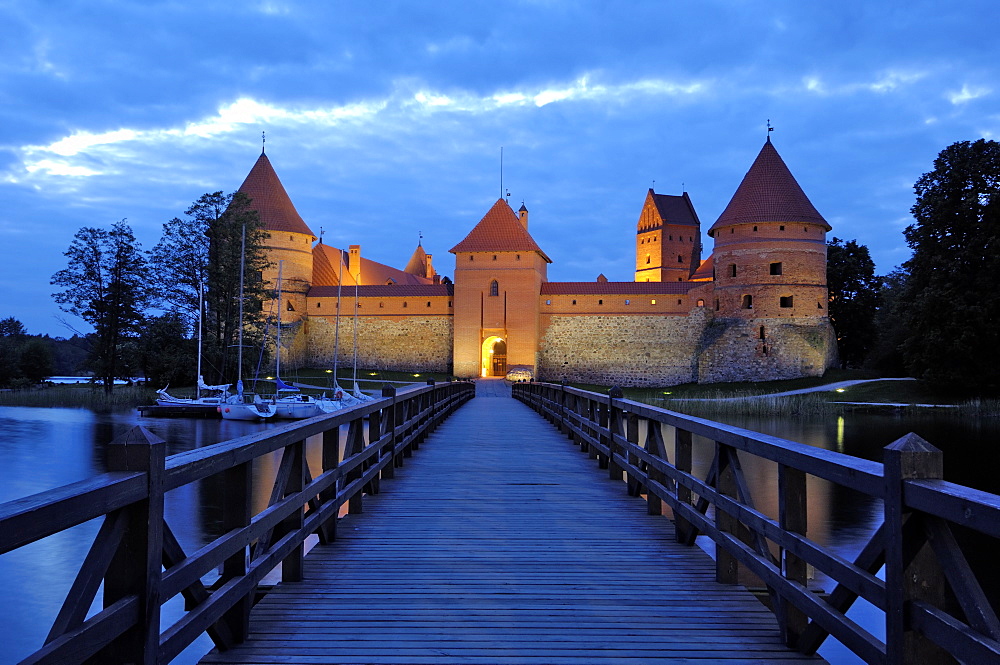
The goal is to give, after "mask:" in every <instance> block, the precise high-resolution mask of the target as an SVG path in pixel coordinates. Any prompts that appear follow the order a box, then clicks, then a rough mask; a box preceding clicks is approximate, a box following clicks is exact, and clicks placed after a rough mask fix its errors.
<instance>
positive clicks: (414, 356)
mask: <svg viewBox="0 0 1000 665" xmlns="http://www.w3.org/2000/svg"><path fill="white" fill-rule="evenodd" d="M335 333H336V326H335V324H334V323H333V322H329V321H326V320H323V319H310V321H309V323H308V342H307V346H306V352H305V356H306V359H307V360H306V362H307V364H309V365H310V366H312V367H332V366H333V349H334V339H335ZM357 339H358V366H359V367H371V368H377V369H391V370H414V371H421V372H447V373H450V372H451V361H452V351H451V349H452V339H453V326H452V319H451V317H450V316H449V317H445V316H438V317H419V316H413V317H399V318H384V319H383V318H377V317H360V318H359V319H358V336H357ZM337 355H338V364H339V365H340V366H342V367H345V366H349V365H352V364H353V362H354V319H353V318H348V317H344V318H343V319H342V320H341V321H340V342H339V350H338V353H337Z"/></svg>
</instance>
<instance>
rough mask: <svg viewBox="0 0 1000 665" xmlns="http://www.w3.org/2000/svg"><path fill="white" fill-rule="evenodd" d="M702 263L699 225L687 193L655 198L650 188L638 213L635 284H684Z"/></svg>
mask: <svg viewBox="0 0 1000 665" xmlns="http://www.w3.org/2000/svg"><path fill="white" fill-rule="evenodd" d="M700 263H701V221H699V219H698V214H697V213H696V212H695V211H694V205H692V204H691V199H690V198H689V197H688V195H687V192H684V193H683V194H681V195H680V196H671V195H668V194H657V193H656V192H654V191H653V190H652V188H650V190H649V192H648V193H647V194H646V201H645V202H644V203H643V206H642V212H640V213H639V222H638V224H637V225H636V238H635V281H637V282H685V281H687V280H688V279H690V278H691V275H692V274H694V272H695V270H697V269H698V266H699V264H700Z"/></svg>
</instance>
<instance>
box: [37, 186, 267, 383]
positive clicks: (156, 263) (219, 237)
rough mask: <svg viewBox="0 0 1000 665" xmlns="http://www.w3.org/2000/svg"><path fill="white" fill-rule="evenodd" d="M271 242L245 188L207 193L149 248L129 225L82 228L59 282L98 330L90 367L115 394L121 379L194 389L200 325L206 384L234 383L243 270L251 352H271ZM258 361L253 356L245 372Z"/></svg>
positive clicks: (63, 300)
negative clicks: (266, 347) (267, 328)
mask: <svg viewBox="0 0 1000 665" xmlns="http://www.w3.org/2000/svg"><path fill="white" fill-rule="evenodd" d="M266 237H267V235H266V233H265V231H264V230H263V229H262V228H261V224H260V221H259V218H258V215H257V212H256V211H255V210H254V209H253V208H252V207H251V201H250V199H249V198H248V197H246V196H245V195H244V194H241V193H238V192H237V193H235V194H229V195H224V194H223V193H222V192H214V193H209V194H205V195H203V196H202V197H200V198H199V199H198V200H197V201H195V202H194V203H193V204H192V205H191V207H189V208H188V209H187V210H186V211H185V213H184V216H183V217H175V218H173V219H171V220H170V221H168V222H166V223H165V224H164V225H163V233H162V236H161V238H160V241H159V242H158V243H157V244H156V246H155V247H154V248H153V249H152V250H151V251H149V252H143V251H142V248H141V247H140V245H139V243H138V241H136V239H135V237H134V235H133V233H132V229H131V228H130V227H129V225H128V224H127V223H126V222H125V220H122V221H121V222H118V223H116V224H114V225H112V226H111V228H110V229H103V228H98V227H84V228H81V229H80V230H79V231H77V233H76V235H75V236H74V237H73V241H72V243H71V244H70V247H69V249H68V250H67V251H66V252H65V256H66V257H67V259H68V262H67V266H66V268H64V269H62V270H60V271H59V272H57V273H56V274H55V275H53V276H52V284H53V285H54V286H56V287H58V288H59V289H60V290H59V291H57V292H56V293H54V294H53V297H54V298H55V300H56V302H57V303H59V306H60V308H61V309H63V310H64V311H66V312H69V313H71V314H74V315H76V316H78V317H80V318H81V319H83V320H84V321H86V322H87V323H89V324H90V325H91V326H92V327H93V329H94V332H93V333H92V334H90V335H87V340H88V342H89V344H88V349H87V355H86V360H85V362H84V367H83V368H84V369H86V370H89V371H91V372H93V374H94V376H95V378H96V379H97V380H98V381H99V382H100V383H101V384H102V385H103V386H104V388H105V390H106V391H109V392H110V390H111V386H112V384H113V383H114V380H115V379H116V378H121V377H134V376H144V377H145V378H146V379H147V380H148V381H150V382H152V383H154V384H156V385H167V384H170V383H174V384H181V385H193V384H194V383H195V382H196V380H197V376H196V365H197V363H196V356H197V349H198V343H197V331H198V330H199V328H200V329H201V331H202V334H201V338H202V348H203V353H202V356H203V357H202V374H203V375H204V377H205V380H206V382H207V383H210V384H212V383H215V384H217V383H233V382H235V381H236V379H237V378H238V377H239V375H240V372H241V368H239V367H237V363H236V357H237V355H238V354H237V350H238V349H237V345H238V338H239V332H240V328H239V311H240V293H241V288H240V285H241V282H240V276H241V274H243V275H245V279H244V282H243V285H244V288H243V289H242V291H243V303H242V304H243V310H244V313H245V315H244V328H243V339H244V346H245V347H246V348H252V349H254V350H255V351H259V350H260V349H261V348H262V341H263V337H264V314H263V302H264V300H265V299H266V297H267V293H266V288H267V284H265V283H264V282H263V280H262V278H261V274H262V272H263V270H264V269H266V268H267V267H268V263H267V257H266V255H265V253H264V250H263V242H264V240H265V239H266ZM241 268H242V270H241ZM258 355H259V353H256V352H255V353H247V354H245V358H244V361H245V365H246V366H245V367H244V368H242V371H243V372H244V373H246V372H247V367H251V366H253V364H254V362H255V361H256V360H257V358H258Z"/></svg>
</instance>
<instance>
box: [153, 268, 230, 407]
mask: <svg viewBox="0 0 1000 665" xmlns="http://www.w3.org/2000/svg"><path fill="white" fill-rule="evenodd" d="M204 310H205V295H204V289H203V287H202V285H201V283H200V282H199V283H198V369H197V374H198V383H197V384H196V387H195V396H194V397H193V398H190V397H175V396H174V395H171V394H170V393H168V392H167V390H168V389H169V388H170V386H167V387H166V388H161V389H160V390H157V391H156V395H157V398H156V404H157V406H183V407H188V408H189V409H197V410H204V411H215V410H216V409H217V408H218V407H219V405H220V404H222V403H223V402H225V401H226V398H227V397H229V386H230V385H231V384H228V383H226V384H222V385H218V386H209V385H206V384H205V379H204V377H202V375H201V344H202V340H201V338H202V317H203V316H204ZM202 391H204V392H206V393H208V394H207V395H205V396H202V394H201V393H202Z"/></svg>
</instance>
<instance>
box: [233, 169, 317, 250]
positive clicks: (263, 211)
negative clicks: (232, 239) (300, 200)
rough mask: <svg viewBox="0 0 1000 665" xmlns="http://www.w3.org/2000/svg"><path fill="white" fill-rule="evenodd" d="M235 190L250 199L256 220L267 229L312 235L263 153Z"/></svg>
mask: <svg viewBox="0 0 1000 665" xmlns="http://www.w3.org/2000/svg"><path fill="white" fill-rule="evenodd" d="M239 191H241V192H243V193H244V194H246V195H247V196H249V197H250V198H251V199H252V204H253V208H254V209H255V210H256V211H257V214H259V215H260V221H261V223H262V224H263V225H264V228H265V229H267V230H268V231H284V232H288V233H304V234H306V235H310V236H313V237H315V234H313V232H312V230H310V228H309V227H308V226H307V225H306V223H305V222H303V221H302V218H301V217H299V213H298V212H297V211H296V210H295V206H294V205H292V200H291V199H290V198H288V193H287V192H286V191H285V188H284V186H282V184H281V180H279V179H278V174H277V173H275V172H274V168H273V167H272V166H271V161H270V160H269V159H268V158H267V155H265V154H264V153H260V157H258V158H257V163H256V164H254V165H253V168H252V169H250V173H249V174H248V175H247V179H246V180H244V181H243V184H242V185H240V190H239Z"/></svg>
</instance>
